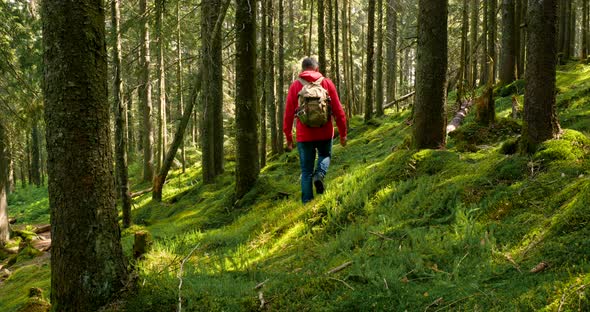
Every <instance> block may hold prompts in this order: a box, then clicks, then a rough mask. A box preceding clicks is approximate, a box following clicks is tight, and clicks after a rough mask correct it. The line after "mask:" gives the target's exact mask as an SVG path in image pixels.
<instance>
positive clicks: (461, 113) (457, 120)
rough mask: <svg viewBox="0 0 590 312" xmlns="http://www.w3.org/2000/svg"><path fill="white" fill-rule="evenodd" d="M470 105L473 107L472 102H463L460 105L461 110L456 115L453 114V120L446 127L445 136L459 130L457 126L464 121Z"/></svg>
mask: <svg viewBox="0 0 590 312" xmlns="http://www.w3.org/2000/svg"><path fill="white" fill-rule="evenodd" d="M471 105H473V100H469V101H463V104H461V108H460V109H459V111H458V112H457V114H455V117H454V118H453V120H451V122H450V123H449V124H448V125H447V134H449V133H451V132H453V131H455V130H457V128H459V125H460V124H461V122H463V119H465V117H466V116H467V113H469V108H470V107H471Z"/></svg>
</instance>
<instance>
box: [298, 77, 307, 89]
mask: <svg viewBox="0 0 590 312" xmlns="http://www.w3.org/2000/svg"><path fill="white" fill-rule="evenodd" d="M297 80H299V82H301V84H302V85H303V86H304V87H305V86H307V85H308V84H309V81H307V80H305V79H303V78H301V77H299V78H297Z"/></svg>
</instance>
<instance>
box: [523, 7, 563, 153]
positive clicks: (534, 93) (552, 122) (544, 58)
mask: <svg viewBox="0 0 590 312" xmlns="http://www.w3.org/2000/svg"><path fill="white" fill-rule="evenodd" d="M528 13H529V16H528V19H527V20H528V28H529V30H528V38H527V51H528V55H527V66H526V77H527V86H526V89H525V95H524V99H525V100H524V116H523V121H524V123H523V135H522V140H523V142H522V143H523V144H522V147H523V149H524V150H525V151H527V152H533V151H534V150H535V148H536V146H537V145H538V144H540V143H541V142H543V141H545V140H548V139H552V138H554V137H555V136H556V135H557V134H558V133H559V132H560V131H561V129H560V126H559V121H558V119H557V113H556V109H555V79H556V78H555V69H556V65H557V64H556V60H557V47H556V40H555V37H556V34H557V29H556V26H557V0H545V1H530V2H529V10H528Z"/></svg>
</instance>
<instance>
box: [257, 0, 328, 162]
mask: <svg viewBox="0 0 590 312" xmlns="http://www.w3.org/2000/svg"><path fill="white" fill-rule="evenodd" d="M273 1H274V0H269V1H268V3H267V5H268V8H267V13H268V14H267V19H268V22H267V31H268V41H267V44H268V49H267V53H268V57H267V62H268V63H267V66H268V67H267V68H266V70H265V75H266V79H267V81H266V87H267V90H268V91H267V95H266V105H267V108H266V109H267V114H268V121H269V123H270V125H269V128H270V148H271V153H272V154H273V155H277V154H279V149H280V146H279V135H278V134H279V130H278V128H277V104H276V102H277V101H276V97H275V57H274V56H275V41H274V8H273ZM320 2H321V1H320ZM324 52H325V51H324ZM324 56H325V55H324Z"/></svg>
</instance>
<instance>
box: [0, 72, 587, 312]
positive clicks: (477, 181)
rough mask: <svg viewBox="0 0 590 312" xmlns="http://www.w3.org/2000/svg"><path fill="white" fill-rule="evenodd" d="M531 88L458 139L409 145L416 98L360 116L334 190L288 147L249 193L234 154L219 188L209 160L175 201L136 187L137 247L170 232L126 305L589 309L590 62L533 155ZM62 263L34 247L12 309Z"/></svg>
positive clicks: (25, 202)
mask: <svg viewBox="0 0 590 312" xmlns="http://www.w3.org/2000/svg"><path fill="white" fill-rule="evenodd" d="M520 86H522V83H521V82H517V83H515V84H514V85H513V86H511V87H512V88H504V89H502V90H498V94H500V95H503V96H498V97H496V108H497V116H498V119H497V122H496V123H495V124H494V125H493V126H491V127H482V126H478V125H477V124H475V123H474V122H473V113H471V114H470V115H469V116H468V117H467V118H466V120H465V121H464V123H463V125H462V126H461V127H460V128H459V129H458V130H457V131H455V132H454V133H452V134H451V135H450V137H449V140H448V144H447V147H446V148H445V149H442V150H423V151H415V150H411V149H409V148H408V142H409V139H410V137H411V133H410V128H409V127H408V125H407V124H406V121H407V119H408V117H409V112H408V111H402V112H400V113H397V112H394V111H388V112H387V115H386V117H383V118H379V119H375V120H372V121H371V122H369V123H368V124H364V123H363V122H362V120H361V119H360V118H355V119H353V120H352V121H351V123H350V125H351V127H350V128H351V130H350V133H349V145H348V146H347V147H346V148H342V147H341V146H339V145H335V146H334V150H333V159H332V165H331V168H330V172H329V174H328V176H327V180H326V183H327V191H326V193H325V194H323V195H320V196H317V197H316V199H315V200H314V201H312V202H311V203H309V204H307V205H302V204H301V203H300V200H299V196H300V192H299V165H298V155H297V153H296V152H295V151H293V152H291V153H287V154H283V155H281V156H279V157H276V158H274V159H272V160H271V161H270V162H269V164H268V165H267V166H266V167H265V168H264V169H263V170H262V172H261V175H260V179H259V181H258V183H257V185H256V187H255V188H254V189H253V190H252V191H251V192H250V193H248V194H247V195H246V196H245V197H244V198H243V199H242V200H239V201H236V200H235V199H234V196H233V189H234V184H233V183H234V182H233V181H234V178H233V175H234V163H233V159H232V158H233V156H228V158H227V166H226V173H225V174H224V175H222V176H221V177H219V179H218V180H217V181H216V183H215V184H213V185H203V184H202V183H201V175H200V173H201V172H200V168H198V167H190V168H188V169H187V172H186V173H185V174H181V172H180V170H176V171H174V172H172V173H171V176H170V179H169V183H168V184H167V185H166V186H165V188H164V200H163V202H162V203H157V202H153V201H152V200H151V196H150V194H146V195H143V196H141V197H138V198H136V199H135V200H134V209H133V221H134V224H135V225H133V226H132V227H131V228H130V229H127V230H125V231H124V232H123V248H124V252H125V254H126V255H127V256H129V257H130V256H131V252H132V244H133V233H135V232H136V231H138V230H140V229H145V230H147V231H149V232H150V234H151V235H152V237H153V239H154V243H153V245H152V248H151V250H150V252H149V253H148V254H147V255H146V257H145V259H144V260H142V261H140V262H138V263H135V267H136V272H137V286H136V287H135V288H134V289H133V292H131V293H129V294H127V295H125V296H123V297H122V298H120V299H121V300H120V301H119V302H118V303H117V304H116V305H113V307H112V308H111V309H112V310H121V311H123V310H124V311H175V310H176V309H177V307H178V304H179V297H180V298H181V301H180V302H181V305H182V309H183V310H184V311H258V310H270V311H404V310H407V311H448V310H452V311H463V310H465V311H537V310H541V311H574V310H576V311H583V310H589V309H590V299H589V298H588V296H589V295H590V289H589V286H590V262H589V261H590V240H589V239H588V237H590V224H589V223H590V139H589V138H588V136H589V134H590V66H585V65H579V64H574V63H572V64H569V65H566V66H563V67H560V68H559V70H558V88H559V94H558V96H557V103H558V104H557V105H558V111H559V117H560V122H561V126H562V128H563V129H564V133H563V135H562V136H561V137H560V138H559V139H556V140H552V141H548V142H546V143H544V144H543V145H542V146H541V147H540V149H539V150H538V151H537V152H536V153H535V154H534V155H528V156H526V155H519V154H516V153H514V146H515V142H516V140H517V137H518V135H519V133H520V124H521V122H520V121H519V120H515V119H512V118H510V115H511V107H512V95H513V94H512V93H511V92H512V91H515V92H517V93H518V92H520V93H521V95H517V98H518V99H519V102H520V103H523V101H522V91H523V90H522V89H521V88H520ZM451 97H452V96H451ZM453 102H454V101H453V100H450V101H449V103H453ZM451 117H452V116H451ZM449 120H450V118H449ZM233 145H234V144H228V145H227V146H228V147H229V148H230V149H231V146H233ZM232 153H233V151H231V150H229V151H228V155H231V154H232ZM189 154H190V155H191V157H192V158H191V160H190V161H189V163H198V155H197V153H194V152H193V153H189ZM131 173H132V176H133V177H139V167H138V166H137V165H134V166H132V167H131ZM146 187H148V185H145V184H134V186H133V190H134V191H136V190H141V189H144V188H146ZM47 205H48V203H47V193H46V190H44V189H43V188H41V189H36V188H31V187H27V188H25V189H19V190H18V192H17V193H15V194H12V195H11V196H10V198H9V213H10V214H11V217H13V216H14V217H17V218H18V223H20V224H42V223H47V222H48V208H47ZM48 261H49V259H48V257H47V256H44V257H39V256H37V255H36V254H27V253H25V252H24V251H22V252H21V253H20V254H19V255H18V259H17V261H16V263H14V264H12V265H11V266H9V268H8V269H9V270H10V271H11V273H12V274H11V276H10V277H9V278H8V279H6V280H3V281H2V282H0V311H16V310H17V309H18V307H19V306H21V305H22V304H23V303H24V302H25V301H26V295H27V292H28V289H29V288H30V287H39V288H41V289H43V290H44V291H45V293H44V296H45V297H48V293H49V276H50V272H49V262H48ZM5 262H6V261H4V262H2V263H5ZM181 267H182V270H181ZM181 279H182V288H181V290H180V294H179V282H180V280H181Z"/></svg>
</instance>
